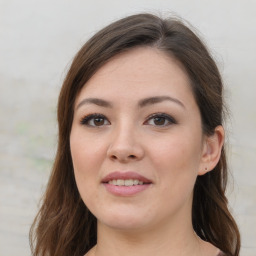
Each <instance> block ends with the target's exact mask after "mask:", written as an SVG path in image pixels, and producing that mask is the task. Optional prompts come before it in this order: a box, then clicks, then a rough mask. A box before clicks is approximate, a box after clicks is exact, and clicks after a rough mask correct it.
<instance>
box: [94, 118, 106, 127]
mask: <svg viewBox="0 0 256 256" xmlns="http://www.w3.org/2000/svg"><path fill="white" fill-rule="evenodd" d="M92 121H93V124H94V125H95V126H101V125H104V119H103V118H101V117H96V118H94V119H92Z"/></svg>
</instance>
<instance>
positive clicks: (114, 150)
mask: <svg viewBox="0 0 256 256" xmlns="http://www.w3.org/2000/svg"><path fill="white" fill-rule="evenodd" d="M140 137H141V136H140V135H139V134H138V132H136V129H135V128H134V127H133V128H132V127H131V128H128V127H125V128H123V129H122V128H119V129H116V130H115V131H113V134H112V136H111V141H110V144H109V147H108V150H107V156H108V157H109V158H110V159H111V160H112V161H119V162H122V163H127V162H130V161H138V160H141V159H142V158H143V157H144V149H143V145H142V143H141V142H140Z"/></svg>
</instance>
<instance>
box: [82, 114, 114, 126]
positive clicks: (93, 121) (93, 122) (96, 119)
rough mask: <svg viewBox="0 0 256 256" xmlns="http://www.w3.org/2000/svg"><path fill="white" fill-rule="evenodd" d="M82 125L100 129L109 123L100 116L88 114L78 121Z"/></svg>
mask: <svg viewBox="0 0 256 256" xmlns="http://www.w3.org/2000/svg"><path fill="white" fill-rule="evenodd" d="M80 123H81V124H82V125H86V126H91V127H100V126H104V125H109V124H110V122H109V121H108V120H107V118H106V117H105V116H104V115H102V114H90V115H87V116H85V117H83V118H82V119H81V121H80Z"/></svg>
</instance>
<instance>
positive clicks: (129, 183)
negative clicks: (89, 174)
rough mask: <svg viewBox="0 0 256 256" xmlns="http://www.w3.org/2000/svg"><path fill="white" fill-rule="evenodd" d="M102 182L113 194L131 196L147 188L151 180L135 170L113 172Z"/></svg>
mask: <svg viewBox="0 0 256 256" xmlns="http://www.w3.org/2000/svg"><path fill="white" fill-rule="evenodd" d="M102 183H103V185H104V186H105V188H106V189H107V191H109V192H110V193H112V194H114V195H117V196H131V195H135V194H137V193H139V192H141V191H143V190H145V189H147V188H149V187H150V186H149V185H151V184H152V181H151V180H149V179H148V178H146V177H144V176H142V175H140V174H138V173H135V172H113V173H110V174H108V175H107V176H106V177H104V178H103V180H102Z"/></svg>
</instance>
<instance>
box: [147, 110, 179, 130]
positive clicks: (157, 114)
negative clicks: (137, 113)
mask: <svg viewBox="0 0 256 256" xmlns="http://www.w3.org/2000/svg"><path fill="white" fill-rule="evenodd" d="M155 117H162V118H165V119H166V120H167V121H168V122H169V124H167V125H162V127H166V126H168V125H171V124H177V121H176V120H175V118H173V117H172V116H170V115H169V114H166V113H163V112H159V113H154V114H151V115H149V116H148V117H147V119H146V122H144V124H145V123H147V122H148V121H149V120H151V119H153V118H155ZM155 126H157V125H155ZM159 127H161V125H159Z"/></svg>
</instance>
